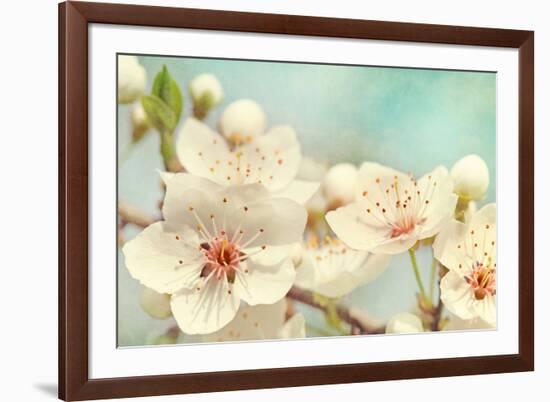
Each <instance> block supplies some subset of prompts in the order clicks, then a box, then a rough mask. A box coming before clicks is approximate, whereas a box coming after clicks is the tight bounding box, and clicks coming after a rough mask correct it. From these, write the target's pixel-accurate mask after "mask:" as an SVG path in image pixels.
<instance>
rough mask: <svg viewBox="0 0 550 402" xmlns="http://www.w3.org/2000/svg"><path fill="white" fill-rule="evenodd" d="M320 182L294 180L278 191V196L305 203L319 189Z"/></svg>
mask: <svg viewBox="0 0 550 402" xmlns="http://www.w3.org/2000/svg"><path fill="white" fill-rule="evenodd" d="M319 186H320V183H319V182H314V181H305V180H292V181H291V182H290V184H289V185H288V186H287V187H286V188H285V189H284V190H282V191H279V192H278V193H276V195H275V196H276V197H278V198H288V199H290V200H293V201H296V202H297V203H298V204H302V205H304V204H305V203H306V202H308V201H309V200H310V199H311V197H313V194H315V192H316V191H317V190H318V189H319Z"/></svg>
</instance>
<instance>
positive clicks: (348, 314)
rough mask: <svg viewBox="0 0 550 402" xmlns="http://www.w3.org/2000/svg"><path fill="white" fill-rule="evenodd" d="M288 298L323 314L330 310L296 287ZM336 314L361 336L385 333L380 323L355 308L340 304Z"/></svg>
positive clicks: (308, 293) (289, 293) (311, 295)
mask: <svg viewBox="0 0 550 402" xmlns="http://www.w3.org/2000/svg"><path fill="white" fill-rule="evenodd" d="M287 297H288V298H290V299H292V300H296V301H299V302H300V303H304V304H307V305H309V306H311V307H314V308H316V309H318V310H322V311H323V312H327V310H328V309H327V307H326V306H325V305H323V304H322V303H320V302H319V301H318V300H315V298H314V296H313V293H311V292H309V291H306V290H303V289H300V288H297V287H295V286H294V287H292V288H291V289H290V290H289V292H288V294H287ZM336 312H337V314H338V317H340V319H341V320H342V321H345V322H347V323H348V324H349V325H350V326H351V327H352V328H356V329H358V330H359V333H360V334H363V335H364V334H382V333H384V327H383V326H381V325H380V323H379V322H376V320H374V319H373V318H371V317H368V316H367V315H366V314H365V313H364V312H362V311H360V310H358V309H356V308H354V307H347V306H345V305H343V304H338V305H337V306H336Z"/></svg>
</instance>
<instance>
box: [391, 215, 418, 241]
mask: <svg viewBox="0 0 550 402" xmlns="http://www.w3.org/2000/svg"><path fill="white" fill-rule="evenodd" d="M415 227H416V219H414V218H410V219H405V220H403V221H400V222H396V224H394V225H393V227H392V231H391V237H392V238H395V237H399V236H402V235H406V234H409V233H412V232H413V231H414V228H415Z"/></svg>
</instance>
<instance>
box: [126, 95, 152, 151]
mask: <svg viewBox="0 0 550 402" xmlns="http://www.w3.org/2000/svg"><path fill="white" fill-rule="evenodd" d="M131 117H132V143H133V144H136V143H137V142H139V141H140V140H141V139H142V138H143V137H144V136H145V134H146V133H147V131H149V129H150V128H151V127H152V126H151V122H150V121H149V119H148V118H147V113H145V109H143V105H142V104H141V103H136V104H135V105H134V107H133V108H132V115H131Z"/></svg>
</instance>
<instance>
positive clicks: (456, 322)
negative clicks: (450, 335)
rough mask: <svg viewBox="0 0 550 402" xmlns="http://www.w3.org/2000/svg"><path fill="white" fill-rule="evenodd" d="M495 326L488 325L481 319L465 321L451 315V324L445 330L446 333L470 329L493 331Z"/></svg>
mask: <svg viewBox="0 0 550 402" xmlns="http://www.w3.org/2000/svg"><path fill="white" fill-rule="evenodd" d="M493 328H495V326H494V325H491V324H488V323H487V322H485V321H483V320H482V319H480V318H479V317H476V318H472V319H470V320H463V319H462V318H460V317H457V316H456V315H454V314H450V316H449V322H448V323H447V325H445V328H443V330H444V331H460V330H470V329H493Z"/></svg>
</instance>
